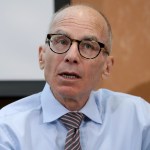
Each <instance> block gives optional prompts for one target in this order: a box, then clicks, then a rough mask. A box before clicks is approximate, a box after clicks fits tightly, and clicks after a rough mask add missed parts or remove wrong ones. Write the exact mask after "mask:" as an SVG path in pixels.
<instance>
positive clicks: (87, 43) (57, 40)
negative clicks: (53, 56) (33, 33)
mask: <svg viewBox="0 0 150 150" xmlns="http://www.w3.org/2000/svg"><path fill="white" fill-rule="evenodd" d="M73 41H75V42H77V43H78V51H79V53H80V55H81V56H82V57H84V58H86V59H94V58H95V57H97V56H98V55H99V54H100V52H101V50H102V49H103V52H104V53H106V54H107V55H109V52H108V51H106V50H105V45H104V44H103V43H100V42H96V41H94V40H91V39H84V40H81V41H79V40H75V39H70V38H69V37H67V36H66V35H63V34H47V38H46V41H45V43H46V44H48V45H49V47H50V49H51V50H52V51H53V52H54V53H57V54H63V53H66V52H67V51H68V50H69V49H70V47H71V45H72V42H73Z"/></svg>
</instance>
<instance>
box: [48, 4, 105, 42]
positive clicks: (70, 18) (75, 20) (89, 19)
mask: <svg viewBox="0 0 150 150" xmlns="http://www.w3.org/2000/svg"><path fill="white" fill-rule="evenodd" d="M62 29H64V30H69V29H71V30H72V31H75V30H76V31H77V30H78V31H81V30H82V33H84V32H86V33H85V34H95V35H96V36H97V38H100V39H102V38H104V36H105V35H106V34H105V32H106V30H107V24H106V22H105V20H104V18H103V17H102V16H101V14H100V13H99V12H97V11H96V10H94V9H93V8H89V7H84V6H73V7H68V8H66V9H64V10H62V11H61V12H59V13H58V14H56V16H55V17H54V19H53V21H52V24H51V28H50V32H56V30H62ZM74 29H75V30H74ZM95 35H94V36H95ZM87 36H88V35H87Z"/></svg>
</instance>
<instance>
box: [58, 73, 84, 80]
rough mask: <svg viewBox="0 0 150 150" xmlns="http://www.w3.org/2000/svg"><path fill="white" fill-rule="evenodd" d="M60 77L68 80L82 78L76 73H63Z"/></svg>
mask: <svg viewBox="0 0 150 150" xmlns="http://www.w3.org/2000/svg"><path fill="white" fill-rule="evenodd" d="M59 75H60V76H62V77H63V78H66V79H79V78H81V77H80V76H79V75H78V74H76V73H68V72H64V73H61V74H59Z"/></svg>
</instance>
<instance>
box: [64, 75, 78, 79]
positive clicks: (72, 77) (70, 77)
mask: <svg viewBox="0 0 150 150" xmlns="http://www.w3.org/2000/svg"><path fill="white" fill-rule="evenodd" d="M63 77H64V78H69V79H75V78H77V77H76V76H68V75H63Z"/></svg>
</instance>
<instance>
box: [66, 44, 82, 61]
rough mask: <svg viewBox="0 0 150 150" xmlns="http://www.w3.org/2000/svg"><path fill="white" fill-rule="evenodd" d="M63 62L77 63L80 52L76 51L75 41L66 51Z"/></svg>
mask: <svg viewBox="0 0 150 150" xmlns="http://www.w3.org/2000/svg"><path fill="white" fill-rule="evenodd" d="M64 59H65V62H69V63H75V64H78V63H79V60H80V54H79V51H78V43H77V42H75V41H74V42H72V44H71V46H70V48H69V50H68V51H67V53H66V55H65V58H64Z"/></svg>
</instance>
